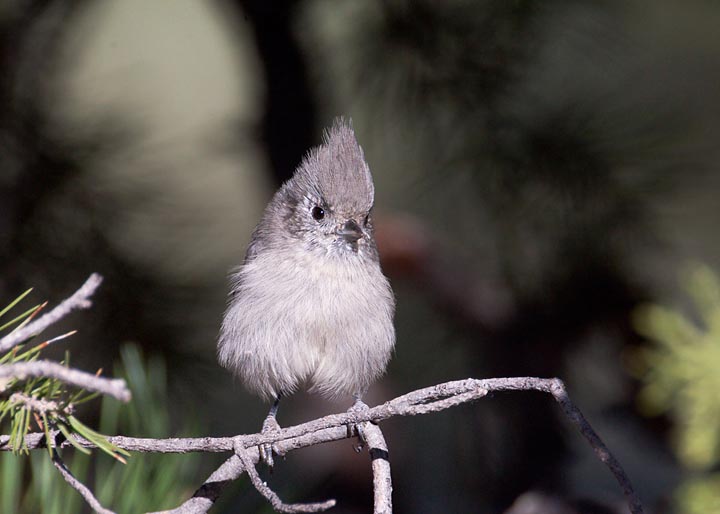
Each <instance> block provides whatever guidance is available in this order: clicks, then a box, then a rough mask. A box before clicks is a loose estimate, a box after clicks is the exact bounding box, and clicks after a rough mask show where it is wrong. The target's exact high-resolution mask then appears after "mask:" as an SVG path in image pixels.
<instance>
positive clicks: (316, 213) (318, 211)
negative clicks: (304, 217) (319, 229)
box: [311, 205, 325, 221]
mask: <svg viewBox="0 0 720 514" xmlns="http://www.w3.org/2000/svg"><path fill="white" fill-rule="evenodd" d="M311 214H312V217H313V218H314V219H315V220H316V221H320V220H322V219H323V218H324V217H325V209H323V208H322V207H318V206H317V205H316V206H315V207H313V209H312V211H311Z"/></svg>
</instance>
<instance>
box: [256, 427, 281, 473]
mask: <svg viewBox="0 0 720 514" xmlns="http://www.w3.org/2000/svg"><path fill="white" fill-rule="evenodd" d="M277 432H280V425H279V424H278V422H277V420H276V419H275V416H268V417H267V418H265V421H263V425H262V431H261V433H262V434H273V433H277ZM258 450H259V451H260V460H262V461H263V462H264V463H265V464H266V465H267V467H268V468H270V471H272V470H273V466H274V465H275V460H274V458H273V454H274V455H278V456H280V457H282V456H283V455H282V453H280V451H279V450H278V448H277V446H276V445H275V444H273V443H263V444H261V445H259V446H258Z"/></svg>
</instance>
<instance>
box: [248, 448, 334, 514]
mask: <svg viewBox="0 0 720 514" xmlns="http://www.w3.org/2000/svg"><path fill="white" fill-rule="evenodd" d="M234 449H235V455H237V457H238V458H239V459H240V462H242V465H243V468H244V469H245V472H246V473H247V474H248V477H250V482H252V485H253V486H255V489H257V491H258V492H259V493H260V494H262V495H263V496H264V497H265V499H266V500H267V501H269V502H270V505H272V506H273V509H275V511H276V512H287V513H291V514H292V513H296V512H323V511H326V510H328V509H330V508H332V507H334V506H335V503H336V502H335V500H326V501H324V502H319V503H284V502H283V501H282V500H281V499H280V497H279V496H278V495H277V493H275V491H273V490H272V489H270V487H268V485H267V484H266V483H265V482H263V481H262V479H261V478H260V475H259V474H258V472H257V469H255V463H254V462H253V460H252V459H251V458H250V456H249V455H248V452H247V449H246V448H245V446H244V445H243V444H241V442H240V440H236V444H235V448H234Z"/></svg>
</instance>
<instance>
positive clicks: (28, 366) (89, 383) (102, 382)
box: [0, 360, 130, 402]
mask: <svg viewBox="0 0 720 514" xmlns="http://www.w3.org/2000/svg"><path fill="white" fill-rule="evenodd" d="M27 377H51V378H57V379H58V380H62V381H63V382H65V383H66V384H71V385H74V386H77V387H80V388H82V389H87V390H89V391H97V392H99V393H103V394H107V395H110V396H112V397H113V398H117V399H118V400H120V401H123V402H128V401H130V390H129V389H128V388H127V385H126V384H125V380H123V379H121V378H103V377H98V376H95V375H93V374H91V373H86V372H84V371H80V370H77V369H73V368H68V367H66V366H63V365H62V364H58V363H57V362H53V361H44V360H43V361H31V362H16V363H13V364H3V365H0V379H9V378H16V379H18V380H24V379H25V378H27ZM0 390H2V387H0Z"/></svg>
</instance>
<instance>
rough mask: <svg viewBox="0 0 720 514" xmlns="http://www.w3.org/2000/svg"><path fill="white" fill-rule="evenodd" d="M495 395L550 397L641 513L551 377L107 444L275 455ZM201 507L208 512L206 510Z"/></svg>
mask: <svg viewBox="0 0 720 514" xmlns="http://www.w3.org/2000/svg"><path fill="white" fill-rule="evenodd" d="M499 391H540V392H544V393H547V394H550V395H552V396H553V398H555V400H556V401H557V402H558V403H559V404H560V406H561V407H562V409H563V412H564V413H565V414H566V415H567V416H568V418H569V419H570V420H571V421H572V422H573V423H574V424H575V425H576V426H577V427H578V428H579V429H580V432H581V434H582V435H583V437H585V439H586V440H587V441H588V443H589V444H590V446H591V447H592V448H593V450H594V452H595V454H596V455H597V456H598V457H599V458H600V460H601V461H602V462H603V463H605V465H606V466H607V467H608V469H609V470H610V472H611V473H612V474H613V475H614V476H615V479H616V480H617V481H618V483H619V484H620V487H621V488H622V490H623V493H624V494H625V497H626V499H627V501H628V504H629V507H630V511H631V512H632V513H633V514H641V513H642V512H643V510H642V505H641V503H640V500H639V499H638V497H637V495H636V493H635V491H634V490H633V487H632V485H631V482H630V480H629V478H628V477H627V475H626V473H625V471H624V470H623V468H622V466H621V465H620V463H619V462H618V461H617V459H616V458H615V457H614V456H613V455H612V454H611V453H610V450H608V448H607V446H605V444H604V443H603V441H602V439H600V437H599V436H598V435H597V433H596V432H595V431H594V430H593V428H592V427H591V426H590V424H589V423H588V422H587V420H585V418H584V417H583V415H582V413H581V412H580V410H579V409H578V408H577V407H576V406H575V405H574V404H573V403H572V402H571V400H570V398H569V397H568V395H567V391H566V390H565V386H564V385H563V383H562V381H560V380H558V379H554V378H550V379H547V378H535V377H516V378H491V379H484V380H477V379H472V378H469V379H466V380H457V381H453V382H446V383H443V384H438V385H435V386H432V387H427V388H424V389H419V390H417V391H412V392H410V393H408V394H405V395H402V396H400V397H398V398H395V399H393V400H390V401H388V402H386V403H383V404H382V405H378V406H376V407H372V408H369V409H367V410H362V411H349V412H345V413H342V414H332V415H330V416H325V417H323V418H319V419H316V420H313V421H309V422H307V423H303V424H301V425H295V426H292V427H286V428H283V429H281V430H280V431H279V432H273V433H268V434H261V433H259V434H251V435H242V436H237V437H235V438H233V437H202V438H185V439H180V438H176V439H139V438H132V437H123V436H116V437H110V438H109V441H110V442H111V443H112V444H114V445H116V446H117V447H119V448H122V449H125V450H129V451H138V452H154V453H187V452H224V451H232V450H233V449H234V447H235V442H236V440H239V441H240V443H241V444H242V446H243V447H244V448H246V449H247V450H248V453H250V452H252V451H253V447H257V446H258V445H259V444H264V443H274V444H275V446H276V447H277V448H278V450H279V451H281V452H282V453H288V452H290V451H292V450H296V449H298V448H304V447H307V446H313V445H316V444H321V443H325V442H329V441H336V440H339V439H345V438H347V437H348V434H347V429H346V426H347V425H348V424H358V423H364V422H367V421H374V422H378V421H382V420H384V419H388V418H391V417H393V416H413V415H418V414H427V413H429V412H437V411H440V410H444V409H447V408H450V407H454V406H456V405H460V404H462V403H467V402H471V401H475V400H478V399H480V398H482V397H484V396H485V395H487V394H488V393H489V392H499ZM25 440H26V443H27V447H28V449H36V448H42V447H44V446H43V445H44V442H43V440H44V434H42V433H38V434H28V435H27V436H26V439H25ZM78 441H79V443H80V444H82V445H83V446H88V447H90V446H92V444H91V443H89V442H87V441H84V440H83V439H81V438H78ZM8 443H9V437H8V436H0V450H9V449H11V448H9V447H8ZM67 444H69V443H67V442H64V443H62V444H61V446H65V445H67ZM251 455H252V459H253V462H257V458H258V457H257V452H256V451H255V452H254V453H252V454H251ZM228 462H234V461H232V459H229V460H228V461H226V464H228ZM238 463H239V462H238ZM218 471H220V470H218ZM238 476H239V475H238ZM208 480H210V479H208ZM206 483H207V482H206ZM213 501H214V500H213ZM206 503H207V502H206ZM207 508H209V506H208V507H207ZM207 508H205V510H187V511H183V512H207Z"/></svg>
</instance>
